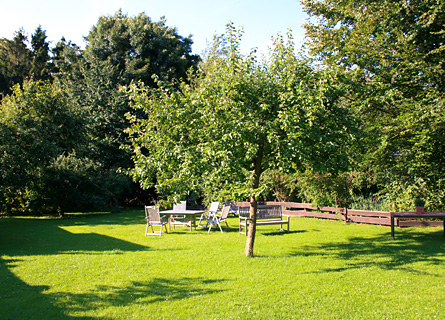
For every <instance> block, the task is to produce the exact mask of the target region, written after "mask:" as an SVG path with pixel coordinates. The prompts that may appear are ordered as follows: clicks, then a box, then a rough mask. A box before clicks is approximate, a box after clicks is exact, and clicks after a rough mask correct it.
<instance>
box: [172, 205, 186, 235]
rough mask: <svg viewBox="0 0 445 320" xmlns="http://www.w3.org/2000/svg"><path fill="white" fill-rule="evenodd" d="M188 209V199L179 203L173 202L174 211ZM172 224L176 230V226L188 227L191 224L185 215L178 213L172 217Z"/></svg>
mask: <svg viewBox="0 0 445 320" xmlns="http://www.w3.org/2000/svg"><path fill="white" fill-rule="evenodd" d="M186 209H187V201H180V202H179V203H175V204H173V211H174V210H178V211H182V210H186ZM170 225H171V226H173V230H174V229H175V227H176V226H180V227H186V226H189V225H190V224H189V223H188V222H187V221H186V216H185V215H180V214H177V215H173V216H171V217H170Z"/></svg>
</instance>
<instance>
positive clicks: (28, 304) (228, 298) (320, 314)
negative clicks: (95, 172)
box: [0, 210, 445, 319]
mask: <svg viewBox="0 0 445 320" xmlns="http://www.w3.org/2000/svg"><path fill="white" fill-rule="evenodd" d="M143 216H144V213H143V211H142V210H139V211H124V212H122V213H113V214H102V215H92V216H76V217H71V218H65V219H36V218H3V219H0V254H1V259H0V315H1V316H0V318H1V319H94V318H98V319H292V318H295V319H444V318H445V299H444V298H445V239H444V237H443V231H442V229H441V228H405V229H396V240H395V241H393V240H392V239H391V235H390V228H389V227H383V226H372V225H358V224H346V225H345V224H343V223H342V222H339V221H327V220H318V219H310V218H292V220H291V232H290V233H284V232H280V231H279V226H261V227H259V228H258V232H257V237H256V241H255V255H256V256H255V257H254V258H246V257H244V255H243V252H244V246H245V241H246V237H245V236H244V235H240V234H238V219H237V218H231V219H230V221H229V224H230V226H231V227H232V229H231V230H230V231H229V232H224V233H221V232H219V231H217V230H214V231H211V232H210V234H208V233H207V232H206V230H202V229H201V230H197V231H194V232H192V233H190V232H189V231H188V229H187V228H176V230H175V231H174V232H172V233H169V234H164V235H162V237H156V236H147V237H145V236H144V231H145V221H144V219H143Z"/></svg>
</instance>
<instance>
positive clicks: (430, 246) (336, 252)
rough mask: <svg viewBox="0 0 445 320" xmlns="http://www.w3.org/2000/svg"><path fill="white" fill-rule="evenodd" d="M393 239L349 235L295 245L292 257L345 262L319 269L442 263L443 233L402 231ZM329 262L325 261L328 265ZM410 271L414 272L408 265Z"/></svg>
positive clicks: (444, 254)
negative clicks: (347, 236)
mask: <svg viewBox="0 0 445 320" xmlns="http://www.w3.org/2000/svg"><path fill="white" fill-rule="evenodd" d="M400 233H401V232H400V231H399V235H398V237H397V238H396V240H392V238H391V235H390V234H389V233H388V234H382V235H379V236H374V237H361V236H355V237H351V238H349V239H348V240H345V241H338V242H331V243H323V244H320V245H314V246H302V247H298V248H294V250H293V251H292V252H291V255H292V256H322V257H325V258H326V259H327V260H340V261H345V264H344V266H342V267H339V268H331V267H329V266H327V267H326V268H325V269H323V270H317V271H314V272H316V273H318V272H320V271H322V272H341V271H345V270H349V269H361V268H367V267H373V266H377V267H379V268H381V269H385V270H404V269H407V268H409V265H410V264H413V263H417V262H426V263H428V264H430V265H437V266H443V264H444V261H445V250H444V248H445V239H444V237H443V232H428V233H424V234H422V233H416V234H414V233H409V232H403V234H400ZM327 265H328V264H327ZM409 271H410V272H415V270H412V268H409Z"/></svg>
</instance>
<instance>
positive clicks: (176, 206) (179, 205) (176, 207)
mask: <svg viewBox="0 0 445 320" xmlns="http://www.w3.org/2000/svg"><path fill="white" fill-rule="evenodd" d="M186 208H187V201H181V202H179V203H175V204H173V210H186Z"/></svg>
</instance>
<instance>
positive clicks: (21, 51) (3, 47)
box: [0, 29, 31, 99]
mask: <svg viewBox="0 0 445 320" xmlns="http://www.w3.org/2000/svg"><path fill="white" fill-rule="evenodd" d="M26 42H27V37H26V35H25V32H24V31H23V30H22V29H20V30H19V31H17V32H16V33H15V36H14V38H13V39H12V40H8V39H5V38H2V39H0V99H1V97H2V96H5V95H7V94H10V93H11V92H12V86H14V85H15V84H17V83H19V84H21V83H23V81H24V79H25V78H26V77H28V76H29V71H30V70H31V61H30V59H29V56H30V50H29V49H28V48H27V46H26Z"/></svg>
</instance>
